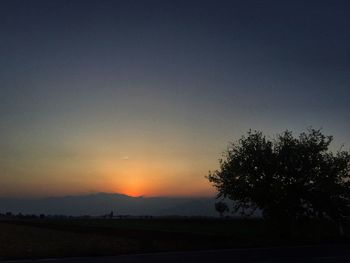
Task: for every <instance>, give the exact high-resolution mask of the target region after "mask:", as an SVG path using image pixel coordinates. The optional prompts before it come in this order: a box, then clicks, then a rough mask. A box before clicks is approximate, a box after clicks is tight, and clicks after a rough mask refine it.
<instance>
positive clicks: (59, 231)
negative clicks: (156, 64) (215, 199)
mask: <svg viewBox="0 0 350 263" xmlns="http://www.w3.org/2000/svg"><path fill="white" fill-rule="evenodd" d="M311 225H313V226H314V225H315V224H309V225H308V226H304V228H305V227H307V228H308V229H307V231H306V230H305V229H301V230H300V233H302V235H301V234H299V235H296V236H295V237H294V238H293V239H286V238H284V237H281V236H280V235H279V234H277V233H275V232H274V231H271V228H268V227H267V226H266V225H265V223H264V222H263V221H261V220H214V219H65V220H53V219H35V220H7V221H1V222H0V259H4V258H17V259H19V258H48V257H67V256H98V255H116V254H126V253H139V252H153V251H173V250H193V249H215V248H232V247H256V246H269V245H283V244H290V243H293V244H299V243H308V244H309V243H322V242H323V243H324V242H328V243H329V242H348V239H342V240H341V239H339V237H338V236H337V230H336V228H335V227H334V226H332V225H329V224H326V223H323V225H319V226H318V227H314V228H312V227H311ZM269 229H270V230H269ZM315 231H316V232H317V233H316V232H315ZM346 231H347V234H348V228H346Z"/></svg>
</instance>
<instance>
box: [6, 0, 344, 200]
mask: <svg viewBox="0 0 350 263" xmlns="http://www.w3.org/2000/svg"><path fill="white" fill-rule="evenodd" d="M349 13H350V2H349V1H345V0H344V1H336V0H335V1H296V0H294V1H214V0H213V1H189V0H187V1H165V0H163V1H141V0H140V1H130V0H129V1H102V0H98V1H74V0H72V1H63V0H61V1H58V0H57V1H35V0H33V1H24V0H23V1H13V0H12V1H1V2H0V58H1V59H0V88H1V95H0V120H1V124H2V125H1V127H0V136H1V137H0V147H1V148H0V169H1V170H0V177H3V180H4V182H5V183H4V184H3V185H4V186H2V187H1V186H0V195H1V194H2V195H9V194H18V193H17V192H16V189H23V188H25V187H27V188H28V189H31V188H30V184H31V183H32V182H33V183H32V184H33V185H35V183H36V182H38V181H41V182H43V184H44V185H45V187H47V189H49V190H48V193H51V192H53V193H61V192H64V191H63V190H62V189H68V190H67V191H66V192H79V191H90V190H92V191H94V190H110V189H108V188H106V187H105V186H103V183H101V182H103V181H106V180H107V181H108V180H112V179H111V178H115V177H116V178H118V176H120V174H122V172H121V170H123V171H124V175H123V178H125V177H128V176H129V175H128V174H131V173H133V174H135V173H139V177H137V178H136V179H133V180H134V181H135V180H136V181H137V182H138V181H140V179H139V178H141V177H142V176H143V177H146V178H147V176H150V175H147V173H146V174H145V175H142V174H141V173H140V172H135V169H136V168H135V167H143V168H142V169H141V168H140V169H141V170H147V169H149V174H151V173H159V174H162V175H163V178H166V179H164V183H163V185H174V184H176V183H179V182H181V183H184V181H186V180H189V179H187V178H191V179H195V178H196V180H205V179H203V176H204V175H205V174H206V172H207V170H208V169H215V166H216V165H217V158H219V157H220V153H221V151H222V150H224V149H225V147H226V145H227V142H228V141H230V140H235V139H237V138H239V137H240V136H241V135H242V134H243V133H245V132H246V131H247V130H248V129H250V128H252V129H259V130H262V131H264V132H265V133H267V134H269V135H271V136H273V135H274V134H276V133H278V132H281V131H283V130H285V129H290V130H292V131H295V132H300V131H302V130H305V129H306V128H308V127H310V126H313V127H315V128H320V127H322V128H323V129H324V132H325V133H327V134H333V135H334V136H335V138H336V141H335V148H337V147H339V145H340V144H342V143H344V144H345V146H346V147H347V148H349V146H350V132H349V130H350V122H349V119H350V106H349V105H350V103H349V100H350V99H349V98H350V74H349V73H350V29H349V28H350V15H349ZM106 160H108V161H106ZM120 160H123V161H124V163H125V160H129V161H128V163H129V164H128V165H129V166H130V167H129V166H128V167H129V168H125V167H124V166H125V164H121V165H118V162H120ZM132 160H134V163H133V165H130V163H131V161H132ZM150 160H152V162H150ZM106 162H107V163H108V164H106ZM173 162H174V163H173ZM86 163H89V165H88V167H86ZM113 163H116V167H114V168H113ZM147 163H148V164H149V163H153V166H152V164H150V165H151V166H150V167H151V168H149V167H148V166H147V165H146V164H147ZM176 164H178V166H179V167H181V168H179V169H178V170H176V169H175V170H176V172H173V173H169V174H167V172H166V171H167V170H170V169H173V166H176ZM131 166H132V167H131ZM160 166H162V168H161V169H160V168H159V167H160ZM101 167H102V168H101ZM106 167H108V169H107V168H106ZM120 167H122V168H120ZM123 167H124V168H123ZM147 167H148V168H147ZM155 167H158V168H159V170H157V169H158V168H157V169H156V168H155ZM154 169H156V171H154ZM107 170H108V171H107ZM136 170H137V169H136ZM112 171H113V172H112ZM128 171H129V172H128ZM86 174H88V175H86ZM68 177H69V178H72V177H74V178H76V180H73V181H72V180H71V181H70V180H69V179H67V178H68ZM87 178H88V180H87V181H88V183H87V185H83V186H82V184H81V183H80V182H81V181H82V180H85V179H87ZM96 178H98V179H96ZM106 178H107V179H106ZM198 178H199V179H198ZM89 180H90V181H89ZM50 182H53V183H52V184H55V185H56V186H55V187H56V188H55V187H54V186H52V185H50ZM169 182H171V183H169ZM130 184H131V183H130ZM57 185H59V187H58V186H57ZM91 185H98V186H97V187H95V188H94V187H92V186H91ZM203 185H204V183H203ZM203 185H202V184H201V183H200V184H199V185H197V186H195V187H194V189H192V188H191V189H188V190H187V191H185V190H184V192H181V193H177V192H176V193H175V192H174V193H172V192H170V193H169V194H184V195H186V194H189V193H197V192H198V193H200V194H203V193H204V194H205V189H206V188H205V187H206V186H205V187H204V186H203ZM33 187H34V186H33ZM69 187H70V188H69ZM125 187H126V186H125V185H122V186H118V183H116V185H115V188H114V189H116V191H124V190H123V189H125ZM196 187H197V188H196ZM208 187H209V186H208ZM141 188H142V187H141ZM160 189H163V188H162V187H161V186H159V189H158V188H157V189H153V190H149V189H148V188H147V187H146V186H145V187H143V188H142V189H141V190H139V192H142V191H143V192H142V193H144V192H146V193H150V194H152V193H162V194H167V192H165V191H163V192H162V191H161V190H160ZM196 189H197V190H196ZM198 189H199V190H198ZM31 191H34V190H31ZM50 191H51V192H50ZM152 191H153V192H152ZM196 191H197V192H196ZM124 192H127V191H124ZM129 192H130V191H129ZM134 192H137V191H134ZM30 193H31V192H30V191H28V194H30Z"/></svg>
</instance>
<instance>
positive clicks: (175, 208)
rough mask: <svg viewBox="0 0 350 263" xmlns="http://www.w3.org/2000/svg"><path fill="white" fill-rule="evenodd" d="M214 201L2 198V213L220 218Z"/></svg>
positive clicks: (111, 196)
mask: <svg viewBox="0 0 350 263" xmlns="http://www.w3.org/2000/svg"><path fill="white" fill-rule="evenodd" d="M216 201H217V200H216V199H215V198H210V197H208V198H205V197H203V198H199V197H198V198H192V197H187V198H180V197H132V196H128V195H123V194H114V193H113V194H112V193H96V194H89V195H76V196H64V197H50V198H41V199H24V198H23V199H21V198H0V213H6V212H12V213H14V214H16V213H22V214H47V215H72V216H82V215H91V216H99V215H104V214H106V213H109V212H110V211H113V212H114V215H132V216H143V215H144V216H146V215H149V216H217V212H216V211H215V208H214V204H215V202H216Z"/></svg>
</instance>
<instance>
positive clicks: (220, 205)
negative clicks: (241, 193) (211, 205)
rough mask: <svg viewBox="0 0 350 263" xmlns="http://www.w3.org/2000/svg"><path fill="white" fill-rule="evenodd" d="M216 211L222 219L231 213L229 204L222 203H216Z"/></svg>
mask: <svg viewBox="0 0 350 263" xmlns="http://www.w3.org/2000/svg"><path fill="white" fill-rule="evenodd" d="M215 210H216V211H217V212H218V213H219V214H220V217H222V216H223V215H224V213H225V212H228V211H229V209H228V206H227V204H226V203H224V202H222V201H220V202H217V203H215Z"/></svg>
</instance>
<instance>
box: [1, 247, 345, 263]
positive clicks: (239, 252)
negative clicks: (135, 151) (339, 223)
mask: <svg viewBox="0 0 350 263" xmlns="http://www.w3.org/2000/svg"><path fill="white" fill-rule="evenodd" d="M5 262H6V263H100V262H103V263H135V262H142V263H164V262H165V263H189V262H191V263H206V262H208V263H209V262H210V263H219V262H220V263H221V262H224V263H226V262H227V263H228V262H233V263H234V262H246V263H269V262H288V263H290V262H295V263H296V262H298V263H306V262H308V263H309V262H311V263H315V262H320V263H345V262H346V263H350V244H349V245H327V246H300V247H273V248H254V249H227V250H211V251H191V252H168V253H150V254H136V255H120V256H113V257H86V258H62V259H40V260H16V261H15V260H13V261H1V263H5Z"/></svg>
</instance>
